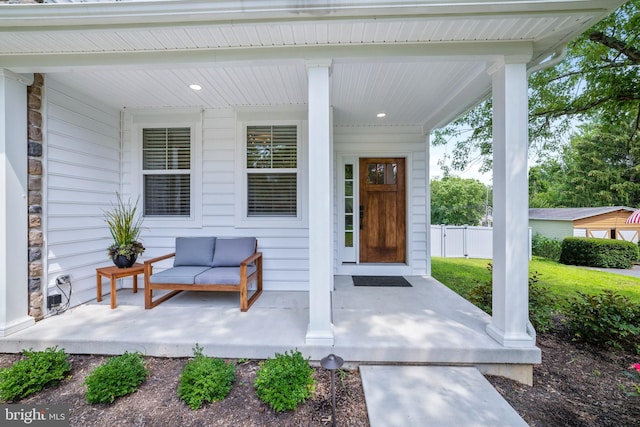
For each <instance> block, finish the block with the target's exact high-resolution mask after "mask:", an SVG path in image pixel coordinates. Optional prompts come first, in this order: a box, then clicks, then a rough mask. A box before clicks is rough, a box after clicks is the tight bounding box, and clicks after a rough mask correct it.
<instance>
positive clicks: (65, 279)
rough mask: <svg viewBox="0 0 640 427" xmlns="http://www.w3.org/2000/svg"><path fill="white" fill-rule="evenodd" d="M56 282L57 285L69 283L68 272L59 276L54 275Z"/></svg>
mask: <svg viewBox="0 0 640 427" xmlns="http://www.w3.org/2000/svg"><path fill="white" fill-rule="evenodd" d="M56 283H57V284H58V285H70V284H71V277H69V275H68V274H63V275H61V276H58V277H56Z"/></svg>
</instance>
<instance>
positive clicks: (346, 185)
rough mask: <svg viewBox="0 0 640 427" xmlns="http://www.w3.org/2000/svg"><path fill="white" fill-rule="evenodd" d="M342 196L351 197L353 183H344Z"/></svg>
mask: <svg viewBox="0 0 640 427" xmlns="http://www.w3.org/2000/svg"><path fill="white" fill-rule="evenodd" d="M344 195H345V196H348V197H353V181H346V182H345V183H344Z"/></svg>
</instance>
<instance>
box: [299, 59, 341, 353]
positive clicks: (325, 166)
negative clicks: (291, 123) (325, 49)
mask: <svg viewBox="0 0 640 427" xmlns="http://www.w3.org/2000/svg"><path fill="white" fill-rule="evenodd" d="M307 73H308V79H309V112H308V114H309V191H308V196H309V327H308V329H307V335H306V338H305V343H306V344H308V345H333V342H334V331H333V323H332V313H331V292H332V290H333V221H332V220H333V212H332V209H331V206H333V203H332V200H333V198H332V194H331V193H332V183H333V168H332V165H333V147H332V130H331V129H332V126H331V93H330V92H331V82H330V75H331V62H330V61H317V62H308V63H307Z"/></svg>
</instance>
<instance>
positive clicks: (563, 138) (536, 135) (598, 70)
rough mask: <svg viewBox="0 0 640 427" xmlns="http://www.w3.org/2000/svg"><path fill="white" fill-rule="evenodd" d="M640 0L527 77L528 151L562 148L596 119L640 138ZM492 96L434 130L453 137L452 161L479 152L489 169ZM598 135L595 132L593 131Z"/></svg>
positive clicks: (457, 165) (441, 139) (621, 134)
mask: <svg viewBox="0 0 640 427" xmlns="http://www.w3.org/2000/svg"><path fill="white" fill-rule="evenodd" d="M639 70H640V0H632V1H629V2H627V3H626V4H624V5H623V6H621V7H620V8H618V9H617V10H616V11H614V12H613V13H612V14H611V15H609V16H608V17H607V18H605V19H604V20H602V21H600V22H599V23H597V24H596V25H595V26H593V27H592V28H591V29H589V30H587V31H586V32H585V33H584V34H583V35H582V36H580V37H578V38H577V39H575V40H574V41H573V42H571V43H570V44H569V45H568V54H567V56H566V58H565V60H564V61H562V62H561V63H560V64H558V65H557V66H555V67H553V68H549V69H546V70H543V71H539V72H537V73H534V74H532V75H531V76H530V77H529V141H530V153H531V154H532V155H533V154H536V155H541V154H542V153H549V152H554V151H556V152H557V151H558V150H559V149H561V148H562V147H563V145H564V144H565V143H566V142H567V137H568V136H569V135H570V134H571V133H572V132H573V131H574V130H575V129H574V127H575V124H576V123H577V122H582V123H597V124H598V125H599V126H604V128H605V131H606V133H609V132H610V131H611V129H614V128H615V129H616V133H615V135H616V138H621V139H624V138H627V139H628V140H629V141H632V140H634V139H635V143H637V139H638V129H639V119H640V71H639ZM491 114H492V109H491V100H487V101H485V102H483V103H481V104H480V105H479V106H478V107H476V108H475V109H473V110H471V111H470V112H468V113H467V114H465V115H463V116H462V117H460V118H459V119H458V120H456V121H455V122H453V123H452V124H450V125H449V126H448V127H446V128H444V129H441V130H439V131H437V132H436V133H435V138H434V144H436V145H443V144H447V143H448V142H449V141H452V140H455V141H456V142H455V147H454V149H453V152H452V155H451V158H450V159H447V161H449V162H450V163H451V167H452V168H453V169H456V170H462V169H464V168H465V167H466V166H467V165H468V164H469V162H471V161H473V160H475V159H477V158H478V157H481V158H482V159H483V169H484V170H488V169H489V168H490V167H491V141H492V129H491V125H492V116H491ZM592 136H593V135H591V137H592Z"/></svg>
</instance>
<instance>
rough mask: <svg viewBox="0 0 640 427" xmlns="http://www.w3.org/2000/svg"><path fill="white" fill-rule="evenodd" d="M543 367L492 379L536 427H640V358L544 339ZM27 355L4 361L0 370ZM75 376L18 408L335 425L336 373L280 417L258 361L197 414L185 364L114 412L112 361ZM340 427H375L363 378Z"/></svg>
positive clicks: (351, 374)
mask: <svg viewBox="0 0 640 427" xmlns="http://www.w3.org/2000/svg"><path fill="white" fill-rule="evenodd" d="M538 346H539V347H540V348H541V349H542V361H543V363H542V364H541V365H538V366H536V367H535V368H534V386H526V385H523V384H520V383H517V382H515V381H511V380H508V379H505V378H501V377H495V376H488V377H487V378H488V379H489V381H490V382H491V383H492V384H493V386H494V387H496V389H497V390H498V392H499V393H500V394H501V395H502V396H503V397H504V398H505V399H506V400H507V401H508V402H509V403H510V404H511V405H512V406H513V407H514V408H515V409H516V411H517V412H518V413H519V414H520V415H521V416H522V417H523V418H524V420H525V421H526V422H527V423H528V424H529V425H530V426H532V427H542V426H548V427H557V426H580V427H596V426H597V427H600V426H612V427H614V426H615V427H621V426H637V425H640V398H638V397H632V396H629V395H628V391H630V390H632V389H633V384H634V383H633V380H631V379H630V378H628V377H627V376H625V375H624V372H625V371H629V369H628V367H629V365H630V364H632V363H640V356H639V355H636V354H633V353H631V352H621V351H617V352H611V351H603V350H601V349H598V348H594V347H592V346H589V345H585V344H580V343H576V342H572V341H571V337H570V336H569V335H568V334H566V332H563V331H560V332H556V333H555V334H543V335H540V336H539V337H538ZM20 357H21V355H16V354H0V367H5V366H9V365H10V364H11V363H13V362H14V361H16V360H18V359H19V358H20ZM70 358H71V363H72V366H73V370H72V373H71V376H70V377H69V378H68V379H66V380H64V381H62V382H61V383H60V384H58V385H56V386H54V387H51V388H48V389H46V390H43V391H41V392H39V393H37V394H35V395H33V396H30V397H28V398H26V399H24V400H22V401H21V402H19V403H33V404H35V403H38V404H68V405H69V406H70V408H71V417H70V418H71V420H70V421H71V425H72V426H83V427H84V426H87V427H88V426H96V427H97V426H100V427H102V426H105V425H109V426H163V427H164V426H181V427H182V426H247V427H249V426H252V427H253V426H328V425H331V389H330V376H329V373H328V372H327V371H326V370H324V369H320V368H317V369H316V372H315V376H316V379H317V380H318V385H317V390H316V394H315V396H314V397H313V398H312V399H310V400H308V401H307V402H305V403H304V404H302V405H301V406H299V407H298V409H297V410H296V411H293V412H284V413H276V412H274V411H273V410H271V409H270V408H269V407H268V406H267V405H265V404H264V403H262V402H261V401H260V400H259V399H258V398H257V396H256V394H255V391H254V389H253V381H254V379H255V375H256V372H257V370H258V368H259V365H258V362H257V361H253V360H250V361H246V362H241V363H238V368H237V371H236V376H237V377H236V383H235V385H234V387H233V389H232V391H231V393H230V394H229V396H228V397H227V398H226V399H225V400H224V401H222V402H214V403H211V404H205V405H204V406H203V407H202V408H201V409H199V410H195V411H194V410H191V409H190V408H189V407H188V406H187V405H186V404H185V403H183V402H182V401H180V400H179V399H178V396H177V393H176V390H177V387H178V380H179V376H180V372H181V370H182V368H183V366H184V364H185V363H186V361H187V359H184V358H158V357H147V358H146V361H147V367H148V368H149V372H150V374H149V377H148V379H147V380H146V381H145V382H144V383H143V384H142V386H141V387H140V389H139V390H138V391H137V392H135V393H133V394H131V395H129V396H125V397H122V398H119V399H117V400H116V401H115V402H114V403H113V404H112V405H102V404H99V405H90V404H89V403H87V402H86V400H85V398H84V392H85V387H84V379H85V377H86V376H87V375H88V374H89V373H90V372H91V371H92V370H93V369H94V368H95V367H97V366H98V365H99V364H100V363H103V362H104V361H106V360H107V357H105V356H95V355H71V356H70ZM336 390H337V392H336V400H337V416H336V421H337V424H338V425H340V426H368V425H369V420H368V417H367V410H366V405H365V398H364V392H363V390H362V384H361V381H360V375H359V374H358V371H357V370H355V371H345V374H344V375H336Z"/></svg>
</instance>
